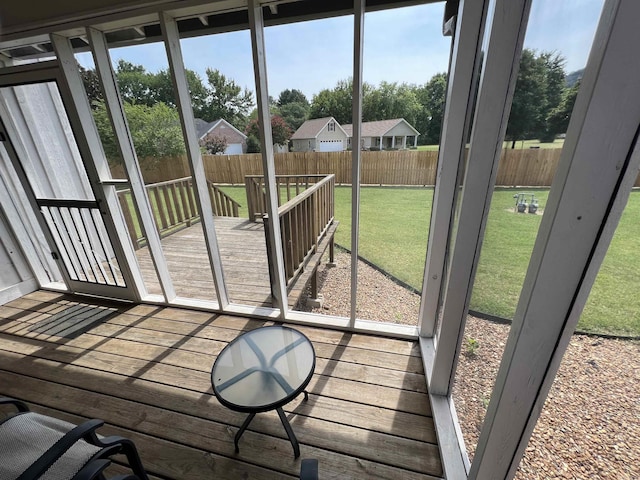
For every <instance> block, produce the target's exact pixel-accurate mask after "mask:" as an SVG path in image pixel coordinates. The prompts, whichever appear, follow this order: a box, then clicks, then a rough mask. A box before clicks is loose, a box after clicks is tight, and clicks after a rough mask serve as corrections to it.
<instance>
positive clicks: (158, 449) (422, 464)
mask: <svg viewBox="0 0 640 480" xmlns="http://www.w3.org/2000/svg"><path fill="white" fill-rule="evenodd" d="M74 306H76V307H77V306H87V307H100V306H101V307H103V308H105V307H108V308H112V309H113V316H111V317H110V318H109V319H108V320H106V321H103V322H100V323H98V324H97V325H95V326H93V328H91V329H90V330H89V331H87V332H85V333H82V334H80V335H78V336H76V337H75V338H63V337H59V336H55V335H52V333H53V331H54V330H53V328H52V327H51V326H50V324H49V326H47V325H46V323H45V322H47V320H48V319H50V318H51V316H52V315H53V314H55V313H59V312H62V311H65V309H69V308H71V307H74ZM268 323H271V322H265V321H262V320H252V319H246V318H236V317H231V316H226V315H215V314H209V313H204V312H196V311H191V310H186V309H177V308H160V307H155V306H150V305H136V306H123V305H122V304H109V303H97V302H92V303H91V304H87V303H86V299H80V298H79V297H72V296H68V295H60V294H55V293H51V292H44V291H39V292H34V293H32V294H29V295H27V296H25V297H22V298H20V299H18V300H15V301H13V302H10V303H9V304H7V305H5V306H2V307H0V394H1V395H7V396H13V397H18V398H21V399H23V400H25V401H27V402H28V403H29V404H30V405H31V406H32V407H33V409H34V410H36V411H40V412H43V413H46V414H51V415H55V416H57V417H60V418H63V419H67V420H70V421H74V422H79V421H81V420H82V419H84V418H102V419H104V420H105V421H106V422H107V425H106V426H105V427H104V428H103V429H102V433H105V434H119V435H123V436H126V437H129V438H131V439H132V440H134V441H135V443H136V444H137V446H138V448H139V450H140V452H141V456H142V459H143V462H144V464H145V467H146V468H147V470H148V471H149V472H150V473H151V474H152V475H153V476H154V478H159V479H180V480H199V479H207V480H211V479H239V478H251V479H276V478H277V479H281V478H285V479H286V478H297V474H298V472H299V467H300V460H299V459H298V460H294V458H293V453H292V449H291V445H290V444H289V442H288V440H287V439H286V434H285V432H284V430H283V428H282V425H281V424H280V421H279V419H278V416H277V415H276V414H275V412H267V413H263V414H259V415H258V416H257V417H256V418H255V420H254V421H253V423H252V424H251V426H250V428H249V430H248V431H247V432H246V433H245V435H244V436H243V437H242V440H241V441H240V453H239V454H237V455H236V454H235V453H234V447H233V435H234V434H235V431H236V429H237V428H238V426H239V425H240V424H241V423H242V421H243V419H244V415H242V414H238V413H235V412H232V411H230V410H228V409H226V408H224V407H223V406H221V405H220V404H219V403H218V401H217V400H216V399H215V397H214V396H213V394H212V391H211V384H210V378H209V374H210V369H211V366H212V364H213V361H214V359H215V356H216V355H217V354H218V353H219V352H220V350H221V349H222V348H223V347H224V346H225V345H226V344H227V343H228V342H229V341H231V340H232V339H234V338H236V337H237V336H238V335H239V334H240V333H241V331H243V330H249V329H253V328H258V327H261V326H263V325H266V324H268ZM38 327H39V328H38ZM296 328H299V329H300V330H301V331H303V332H304V333H305V334H306V335H307V336H308V337H309V338H310V340H311V341H312V342H313V344H314V347H315V349H316V353H317V355H318V358H317V364H316V370H315V374H314V377H313V379H312V381H311V383H310V385H309V387H308V390H309V393H310V395H309V401H308V402H304V401H302V399H301V397H300V398H299V399H296V400H294V401H293V402H292V403H290V404H289V405H287V406H286V407H285V412H286V414H287V416H288V417H289V419H290V421H291V425H292V427H293V429H294V431H295V432H296V435H297V437H298V439H299V441H300V444H301V458H317V459H318V460H319V463H320V478H323V479H330V478H340V479H349V478H354V479H356V478H357V479H363V478H366V479H373V478H384V479H393V480H397V479H409V478H411V479H434V478H440V477H441V476H442V467H441V462H440V454H439V450H438V446H437V441H436V435H435V431H434V426H433V421H432V418H431V409H430V405H429V398H428V395H427V391H426V383H425V379H424V373H423V369H422V362H421V359H420V354H419V347H418V345H417V343H416V342H410V341H403V340H392V339H386V338H380V337H374V336H368V335H361V334H349V333H344V332H337V331H331V330H327V329H319V328H310V327H296ZM67 333H69V332H67Z"/></svg>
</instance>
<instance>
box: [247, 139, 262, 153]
mask: <svg viewBox="0 0 640 480" xmlns="http://www.w3.org/2000/svg"><path fill="white" fill-rule="evenodd" d="M260 150H261V146H260V140H258V137H256V136H254V135H249V136H247V153H260Z"/></svg>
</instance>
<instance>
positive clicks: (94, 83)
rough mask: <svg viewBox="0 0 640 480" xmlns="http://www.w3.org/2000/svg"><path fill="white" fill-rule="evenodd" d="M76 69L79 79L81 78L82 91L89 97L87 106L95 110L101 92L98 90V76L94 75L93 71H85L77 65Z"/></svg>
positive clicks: (100, 98) (100, 97)
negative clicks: (78, 72)
mask: <svg viewBox="0 0 640 480" xmlns="http://www.w3.org/2000/svg"><path fill="white" fill-rule="evenodd" d="M78 69H79V70H80V77H81V78H82V83H83V84H84V89H85V90H86V92H87V97H89V104H90V105H91V108H95V107H96V104H97V102H98V101H100V100H102V90H101V88H100V81H99V80H98V75H96V72H95V70H93V69H86V68H84V67H83V66H82V65H80V64H78Z"/></svg>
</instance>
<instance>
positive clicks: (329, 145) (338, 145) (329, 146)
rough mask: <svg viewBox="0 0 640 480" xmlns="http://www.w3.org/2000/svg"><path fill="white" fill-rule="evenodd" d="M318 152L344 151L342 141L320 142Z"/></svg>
mask: <svg viewBox="0 0 640 480" xmlns="http://www.w3.org/2000/svg"><path fill="white" fill-rule="evenodd" d="M319 147H320V148H319V149H318V151H320V152H341V151H342V150H344V147H343V145H342V140H320V143H319Z"/></svg>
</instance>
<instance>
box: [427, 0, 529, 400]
mask: <svg viewBox="0 0 640 480" xmlns="http://www.w3.org/2000/svg"><path fill="white" fill-rule="evenodd" d="M530 8H531V0H496V8H495V10H494V15H493V18H492V19H491V32H490V35H489V38H488V43H487V45H486V46H485V48H484V51H485V55H484V65H483V68H482V84H481V85H480V89H479V92H478V102H477V105H476V116H475V119H474V123H473V131H472V136H471V148H470V151H469V157H468V160H467V168H466V170H465V177H464V189H463V191H462V198H461V200H460V203H461V205H460V211H459V214H458V228H457V229H456V236H455V240H454V245H453V247H452V249H451V253H450V258H451V259H450V261H449V274H448V276H447V282H446V284H445V285H444V289H443V298H444V301H443V303H442V311H441V313H440V316H441V321H440V323H439V326H438V333H437V339H438V349H437V351H436V355H435V359H434V363H433V372H432V374H431V380H430V383H429V391H430V392H431V393H433V394H436V395H448V394H449V392H450V391H451V387H452V385H453V379H454V376H455V371H456V365H457V362H458V356H459V352H460V346H461V344H462V336H463V333H464V327H465V323H466V319H467V312H468V308H469V301H470V299H471V291H472V290H473V281H474V279H475V273H476V267H477V264H478V259H479V258H480V248H481V246H482V238H483V236H484V229H485V225H486V221H487V216H488V214H489V207H490V206H491V197H492V195H493V186H494V183H495V177H496V173H497V171H498V163H499V162H500V154H501V153H502V141H503V139H504V134H505V131H506V129H507V121H508V120H509V113H510V111H511V99H512V98H513V91H514V89H515V84H516V78H517V77H518V68H519V65H520V54H521V52H522V44H523V42H524V34H525V31H526V26H527V20H528V18H529V10H530Z"/></svg>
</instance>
